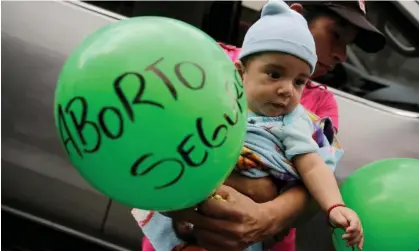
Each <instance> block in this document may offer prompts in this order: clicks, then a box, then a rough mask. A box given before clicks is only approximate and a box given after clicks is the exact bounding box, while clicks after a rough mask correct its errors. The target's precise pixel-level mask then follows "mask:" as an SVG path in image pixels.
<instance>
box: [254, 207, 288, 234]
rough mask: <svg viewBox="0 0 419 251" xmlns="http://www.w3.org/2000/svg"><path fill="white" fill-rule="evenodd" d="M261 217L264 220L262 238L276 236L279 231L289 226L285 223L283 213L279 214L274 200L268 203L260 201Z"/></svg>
mask: <svg viewBox="0 0 419 251" xmlns="http://www.w3.org/2000/svg"><path fill="white" fill-rule="evenodd" d="M259 208H260V218H259V219H261V221H262V225H263V226H262V227H261V229H263V231H262V234H261V240H264V239H267V238H271V237H274V236H276V235H277V234H278V233H280V232H282V231H284V230H285V229H287V228H288V226H286V225H285V222H284V220H283V219H282V217H279V216H281V215H278V207H275V204H274V203H272V201H269V202H266V203H260V204H259Z"/></svg>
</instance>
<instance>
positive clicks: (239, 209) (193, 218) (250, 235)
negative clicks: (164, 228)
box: [164, 185, 277, 251]
mask: <svg viewBox="0 0 419 251" xmlns="http://www.w3.org/2000/svg"><path fill="white" fill-rule="evenodd" d="M216 194H217V195H219V196H221V197H222V198H223V199H224V200H219V199H216V198H209V199H207V200H206V201H204V202H203V203H202V204H200V205H199V210H198V211H196V210H194V209H185V210H180V211H174V212H168V213H164V215H166V216H168V217H171V218H172V219H174V220H176V221H179V222H182V221H186V222H189V223H191V224H193V226H194V227H193V235H194V237H195V238H196V240H197V242H198V244H199V245H200V246H201V247H203V248H205V249H206V250H207V251H218V250H231V251H235V250H237V251H242V250H244V249H246V248H247V247H249V246H250V245H252V244H253V243H256V242H259V241H262V240H264V239H266V238H268V237H270V236H271V235H273V234H275V233H274V232H273V228H277V226H273V224H272V219H271V216H270V215H269V214H268V213H267V212H266V211H265V210H264V207H263V206H262V205H263V204H258V203H256V202H254V201H253V200H252V199H250V198H249V197H247V196H245V195H243V194H241V193H239V192H238V191H237V190H235V189H233V188H231V187H228V186H225V185H222V186H221V187H220V188H219V189H217V191H216Z"/></svg>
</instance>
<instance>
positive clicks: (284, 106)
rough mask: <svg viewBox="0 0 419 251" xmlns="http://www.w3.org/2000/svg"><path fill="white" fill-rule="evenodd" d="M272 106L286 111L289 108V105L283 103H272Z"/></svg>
mask: <svg viewBox="0 0 419 251" xmlns="http://www.w3.org/2000/svg"><path fill="white" fill-rule="evenodd" d="M271 105H272V106H273V107H274V108H276V109H284V108H286V107H287V105H286V104H283V103H271Z"/></svg>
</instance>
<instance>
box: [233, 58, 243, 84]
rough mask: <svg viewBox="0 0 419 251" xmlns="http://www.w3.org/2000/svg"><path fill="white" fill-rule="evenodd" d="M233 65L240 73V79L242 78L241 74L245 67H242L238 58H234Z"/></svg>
mask: <svg viewBox="0 0 419 251" xmlns="http://www.w3.org/2000/svg"><path fill="white" fill-rule="evenodd" d="M234 66H235V67H236V69H237V71H238V72H239V74H240V77H241V79H242V80H243V74H244V72H245V68H244V65H243V63H242V62H241V61H240V60H236V61H235V62H234Z"/></svg>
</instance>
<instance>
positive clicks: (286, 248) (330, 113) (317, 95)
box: [142, 43, 339, 251]
mask: <svg viewBox="0 0 419 251" xmlns="http://www.w3.org/2000/svg"><path fill="white" fill-rule="evenodd" d="M219 44H220V46H221V47H222V48H223V49H224V51H225V52H226V53H227V54H228V56H229V57H230V58H231V60H233V62H234V61H236V60H237V59H238V58H239V54H240V48H237V47H235V46H232V45H227V44H223V43H219ZM301 104H302V105H303V106H304V107H305V108H306V109H308V110H309V111H311V112H312V113H314V114H316V115H317V116H319V117H321V118H323V117H330V118H331V120H332V122H333V125H334V126H335V128H336V129H337V128H338V125H339V124H338V123H339V117H338V106H337V103H336V100H335V97H334V96H333V93H332V92H330V91H329V90H327V87H326V86H325V85H321V84H317V83H314V82H309V83H308V84H307V86H306V88H305V89H304V91H303V95H302V97H301ZM295 241H296V229H295V228H293V229H291V230H290V232H289V234H288V236H286V237H285V238H284V240H283V241H282V242H278V243H277V244H275V246H273V247H272V248H271V250H272V251H295V250H296V243H295ZM142 250H143V251H155V250H154V248H153V246H152V245H151V243H150V241H149V240H148V239H147V238H146V237H143V243H142Z"/></svg>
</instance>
